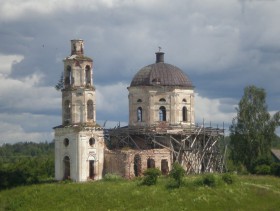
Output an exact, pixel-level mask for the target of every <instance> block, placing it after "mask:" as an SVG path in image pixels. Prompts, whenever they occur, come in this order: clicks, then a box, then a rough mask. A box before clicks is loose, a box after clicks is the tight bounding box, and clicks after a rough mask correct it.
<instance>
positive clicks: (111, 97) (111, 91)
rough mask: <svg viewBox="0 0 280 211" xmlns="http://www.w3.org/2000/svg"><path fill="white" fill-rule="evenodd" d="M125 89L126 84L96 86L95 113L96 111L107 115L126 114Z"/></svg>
mask: <svg viewBox="0 0 280 211" xmlns="http://www.w3.org/2000/svg"><path fill="white" fill-rule="evenodd" d="M127 87H128V85H127V84H124V83H121V82H119V83H116V84H111V85H105V86H101V85H97V86H96V88H97V89H96V96H97V97H96V102H97V112H98V110H99V111H101V110H102V111H103V112H106V113H108V114H112V113H115V114H116V113H119V114H121V113H123V112H128V91H127Z"/></svg>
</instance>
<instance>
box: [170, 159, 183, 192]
mask: <svg viewBox="0 0 280 211" xmlns="http://www.w3.org/2000/svg"><path fill="white" fill-rule="evenodd" d="M169 175H170V177H171V178H173V179H174V180H175V185H174V187H180V186H181V185H182V184H183V178H184V176H185V170H184V169H183V167H182V166H181V165H180V164H179V163H178V162H175V163H173V165H172V170H171V171H170V173H169Z"/></svg>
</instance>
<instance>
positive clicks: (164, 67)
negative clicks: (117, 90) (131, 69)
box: [130, 52, 193, 88]
mask: <svg viewBox="0 0 280 211" xmlns="http://www.w3.org/2000/svg"><path fill="white" fill-rule="evenodd" d="M163 55H164V53H163V52H157V53H156V56H157V57H156V63H154V64H150V65H148V66H146V67H143V68H142V69H140V70H139V71H138V72H137V73H136V75H135V76H134V78H133V79H132V81H131V84H130V86H154V85H161V86H180V87H188V88H193V85H192V82H191V80H190V79H189V78H188V76H187V75H186V74H185V73H184V72H183V71H182V70H181V69H179V68H178V67H176V66H174V65H171V64H167V63H164V57H163Z"/></svg>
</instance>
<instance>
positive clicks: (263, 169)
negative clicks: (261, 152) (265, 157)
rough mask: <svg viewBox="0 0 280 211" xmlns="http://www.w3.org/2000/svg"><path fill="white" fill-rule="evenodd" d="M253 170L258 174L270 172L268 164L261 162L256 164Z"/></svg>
mask: <svg viewBox="0 0 280 211" xmlns="http://www.w3.org/2000/svg"><path fill="white" fill-rule="evenodd" d="M254 172H255V173H256V174H259V175H267V174H270V173H271V169H270V166H269V165H266V164H263V165H259V166H256V167H255V169H254Z"/></svg>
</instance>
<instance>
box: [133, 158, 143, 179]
mask: <svg viewBox="0 0 280 211" xmlns="http://www.w3.org/2000/svg"><path fill="white" fill-rule="evenodd" d="M141 173H142V172H141V157H140V155H135V156H134V175H135V176H136V177H139V176H141Z"/></svg>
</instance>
